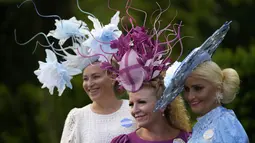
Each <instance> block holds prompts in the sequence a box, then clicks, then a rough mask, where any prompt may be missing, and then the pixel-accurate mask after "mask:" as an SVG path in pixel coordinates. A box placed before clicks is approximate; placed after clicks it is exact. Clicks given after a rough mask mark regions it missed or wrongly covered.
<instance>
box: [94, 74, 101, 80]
mask: <svg viewBox="0 0 255 143" xmlns="http://www.w3.org/2000/svg"><path fill="white" fill-rule="evenodd" d="M100 77H101V76H100V75H94V76H93V79H98V78H100Z"/></svg>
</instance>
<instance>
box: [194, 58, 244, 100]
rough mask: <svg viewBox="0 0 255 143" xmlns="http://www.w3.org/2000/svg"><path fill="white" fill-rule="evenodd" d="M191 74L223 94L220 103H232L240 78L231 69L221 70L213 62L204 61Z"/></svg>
mask: <svg viewBox="0 0 255 143" xmlns="http://www.w3.org/2000/svg"><path fill="white" fill-rule="evenodd" d="M192 74H196V75H198V76H199V77H201V78H202V79H204V80H207V81H209V82H211V83H213V84H214V85H215V86H216V87H217V88H219V90H220V92H222V94H223V99H221V103H224V104H228V103H230V102H232V101H233V100H234V99H235V97H236V93H237V92H238V90H239V86H240V78H239V75H238V73H237V72H236V71H235V70H234V69H232V68H226V69H223V70H221V68H220V67H219V66H218V65H217V64H216V63H215V62H213V61H206V62H204V63H202V64H200V65H199V66H198V67H197V68H196V69H195V70H194V71H193V72H192Z"/></svg>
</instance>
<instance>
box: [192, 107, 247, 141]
mask: <svg viewBox="0 0 255 143" xmlns="http://www.w3.org/2000/svg"><path fill="white" fill-rule="evenodd" d="M248 142H249V139H248V136H247V134H246V132H245V130H244V128H243V126H242V125H241V123H240V122H239V121H238V119H237V118H236V115H235V113H234V112H233V111H232V110H228V109H226V108H224V107H222V106H219V107H217V108H215V109H213V110H212V111H210V112H209V113H207V114H206V115H204V116H202V117H200V118H198V122H197V123H196V124H195V126H194V127H193V129H192V136H191V138H190V139H189V141H188V143H248Z"/></svg>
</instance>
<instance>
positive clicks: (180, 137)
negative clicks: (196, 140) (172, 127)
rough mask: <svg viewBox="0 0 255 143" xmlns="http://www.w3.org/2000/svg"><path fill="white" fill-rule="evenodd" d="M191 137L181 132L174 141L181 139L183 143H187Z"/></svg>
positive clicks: (187, 133)
mask: <svg viewBox="0 0 255 143" xmlns="http://www.w3.org/2000/svg"><path fill="white" fill-rule="evenodd" d="M190 137H191V132H185V131H181V132H180V133H179V135H178V136H177V137H176V139H182V140H183V141H185V142H187V141H188V140H189V138H190Z"/></svg>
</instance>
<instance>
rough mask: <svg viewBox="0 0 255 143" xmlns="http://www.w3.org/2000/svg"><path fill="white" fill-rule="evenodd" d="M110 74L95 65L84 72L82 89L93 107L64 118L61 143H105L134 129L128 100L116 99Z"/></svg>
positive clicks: (76, 109)
mask: <svg viewBox="0 0 255 143" xmlns="http://www.w3.org/2000/svg"><path fill="white" fill-rule="evenodd" d="M114 85H115V80H113V77H112V74H111V73H109V72H107V71H106V70H102V69H101V68H100V63H99V62H96V63H94V64H92V65H89V66H88V67H86V68H85V69H84V71H83V88H84V90H85V92H86V93H87V94H88V96H89V98H90V99H91V100H92V103H91V104H89V105H86V106H85V107H83V108H74V109H72V110H71V111H70V113H69V114H68V116H67V119H66V122H65V126H64V130H63V134H62V138H61V143H67V142H75V143H108V142H110V141H111V140H112V139H113V138H114V137H115V136H118V135H120V134H124V133H130V132H132V131H134V130H135V129H136V125H135V123H133V117H132V116H131V114H130V113H129V106H128V101H127V100H119V99H117V97H116V95H115V91H114Z"/></svg>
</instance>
